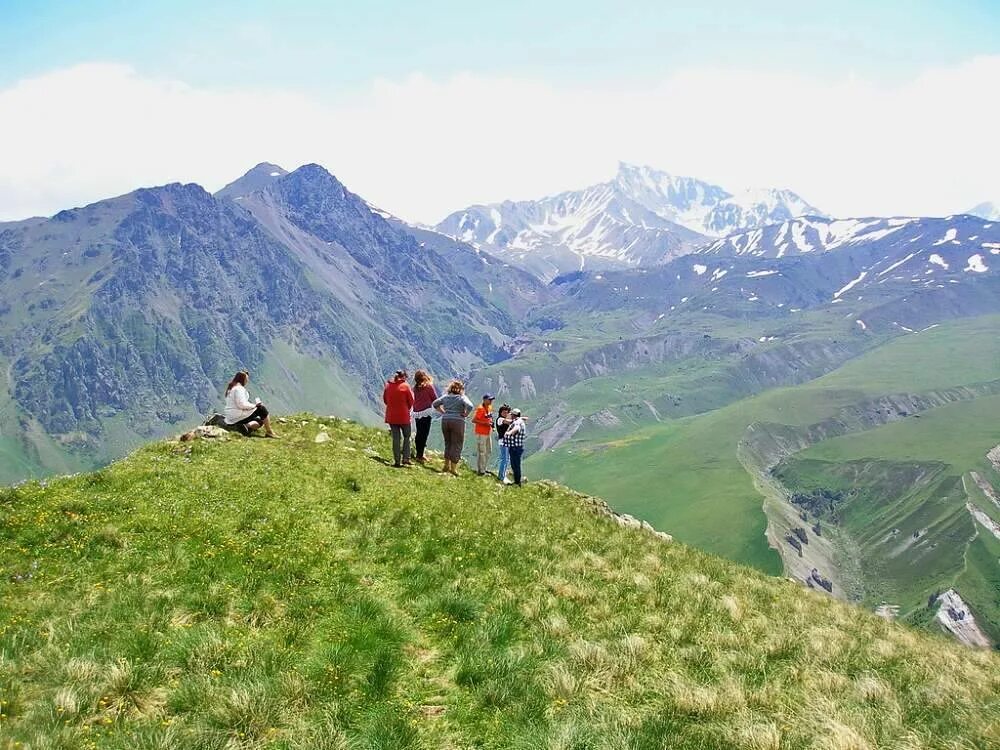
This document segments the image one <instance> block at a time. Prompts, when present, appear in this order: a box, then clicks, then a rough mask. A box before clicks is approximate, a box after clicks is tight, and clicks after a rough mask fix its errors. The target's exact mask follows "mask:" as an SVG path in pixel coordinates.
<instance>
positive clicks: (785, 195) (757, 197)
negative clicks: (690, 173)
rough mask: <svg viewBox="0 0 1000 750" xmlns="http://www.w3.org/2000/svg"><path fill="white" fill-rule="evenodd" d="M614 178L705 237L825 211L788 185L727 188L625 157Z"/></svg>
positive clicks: (661, 213)
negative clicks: (637, 163)
mask: <svg viewBox="0 0 1000 750" xmlns="http://www.w3.org/2000/svg"><path fill="white" fill-rule="evenodd" d="M614 183H615V185H616V186H618V188H619V189H620V190H621V191H622V192H623V193H625V194H627V195H629V196H631V197H632V198H633V200H635V201H637V202H638V203H641V204H642V205H643V206H645V207H646V208H648V209H649V210H650V211H652V212H653V213H655V214H656V215H657V216H660V217H661V218H664V219H667V220H668V221H672V222H674V223H675V224H680V225H681V226H683V227H687V228H688V229H690V230H692V231H695V232H699V233H701V234H706V235H708V236H710V237H724V236H726V235H728V234H732V233H733V232H737V231H739V230H741V229H754V228H756V227H760V226H764V225H766V224H774V223H775V222H779V221H785V220H787V219H791V218H794V217H796V216H821V217H825V216H826V214H824V213H823V212H822V211H820V210H819V209H818V208H816V207H815V206H813V205H811V204H809V203H807V202H806V201H805V200H803V199H802V198H801V197H799V196H798V195H796V194H795V193H793V192H792V191H791V190H780V189H774V188H746V189H744V190H741V191H737V192H736V193H730V192H729V191H727V190H725V189H724V188H721V187H719V186H718V185H711V184H709V183H707V182H702V181H701V180H697V179H695V178H693V177H677V176H674V175H670V174H667V173H666V172H661V171H659V170H657V169H653V168H651V167H639V166H633V165H631V164H625V163H624V162H623V163H621V164H619V166H618V174H617V175H616V176H615V180H614Z"/></svg>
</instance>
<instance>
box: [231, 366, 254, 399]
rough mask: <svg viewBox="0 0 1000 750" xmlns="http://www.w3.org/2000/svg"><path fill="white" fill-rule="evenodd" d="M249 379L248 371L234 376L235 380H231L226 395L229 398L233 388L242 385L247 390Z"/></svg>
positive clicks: (241, 371) (242, 371)
mask: <svg viewBox="0 0 1000 750" xmlns="http://www.w3.org/2000/svg"><path fill="white" fill-rule="evenodd" d="M249 377H250V373H249V372H247V371H246V370H240V371H239V372H238V373H236V374H235V375H233V379H232V380H230V381H229V385H227V386H226V395H227V396H228V395H229V392H230V391H231V390H233V386H236V385H242V386H243V387H244V388H245V387H246V384H247V378H249Z"/></svg>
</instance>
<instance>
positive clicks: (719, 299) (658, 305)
mask: <svg viewBox="0 0 1000 750" xmlns="http://www.w3.org/2000/svg"><path fill="white" fill-rule="evenodd" d="M793 232H794V233H793ZM786 236H787V237H788V238H792V237H797V238H798V239H797V242H796V240H794V239H788V240H782V241H781V242H780V243H778V244H775V242H776V239H778V238H779V237H786ZM561 286H563V287H564V289H565V294H567V296H569V297H571V298H572V299H574V300H575V301H576V303H577V304H580V305H582V306H583V307H584V308H585V309H592V310H625V309H627V310H630V311H632V312H633V313H635V314H636V315H638V314H642V313H645V314H646V315H648V316H649V319H652V320H660V319H662V318H665V317H667V316H670V315H672V314H674V313H675V312H679V311H695V312H709V313H711V314H716V315H723V316H728V317H739V316H743V315H764V316H773V317H776V318H783V317H786V316H788V315H791V314H794V313H799V312H802V311H803V310H807V309H815V308H821V307H826V306H836V307H837V308H841V307H842V308H843V309H844V310H845V313H844V314H845V315H856V316H857V320H858V321H859V322H858V323H857V328H858V330H860V331H868V330H883V331H885V330H897V329H898V330H901V331H903V332H908V331H912V330H920V329H921V328H923V327H926V326H928V325H931V324H932V323H934V322H937V321H938V320H942V319H946V318H948V317H954V316H961V315H971V314H983V313H986V312H994V311H995V310H997V309H998V305H1000V222H991V221H985V220H982V219H977V218H975V217H972V216H968V215H960V216H953V217H948V218H935V219H926V218H910V219H903V218H895V219H864V220H840V221H824V222H821V221H819V220H816V219H800V220H795V221H792V222H787V223H786V225H785V226H784V227H783V226H781V225H779V226H777V227H766V228H764V229H763V230H752V231H750V232H746V233H743V234H737V235H734V236H733V237H731V238H726V239H725V240H720V241H718V242H716V243H714V244H713V245H712V246H711V247H709V248H706V249H704V250H702V251H701V252H698V253H693V254H689V255H686V256H684V257H682V258H677V259H675V260H673V261H671V262H670V263H667V264H664V265H661V266H658V267H656V268H650V269H646V268H642V269H634V270H620V271H603V272H601V273H595V274H581V275H579V276H567V277H566V278H565V279H564V280H563V281H562V282H561ZM850 319H851V320H854V319H855V318H854V317H852V318H850Z"/></svg>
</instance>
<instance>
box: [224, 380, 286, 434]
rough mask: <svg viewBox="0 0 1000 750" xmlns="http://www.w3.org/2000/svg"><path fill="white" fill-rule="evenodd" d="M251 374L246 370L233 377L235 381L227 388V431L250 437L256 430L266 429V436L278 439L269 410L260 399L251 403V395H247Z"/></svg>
mask: <svg viewBox="0 0 1000 750" xmlns="http://www.w3.org/2000/svg"><path fill="white" fill-rule="evenodd" d="M249 379H250V373H248V372H247V371H246V370H241V371H240V372H238V373H236V374H235V375H233V379H232V380H230V381H229V385H228V386H226V411H225V413H224V414H223V416H224V417H225V420H226V429H227V430H233V431H235V432H240V433H242V434H244V435H250V433H252V432H254V431H255V430H259V429H260V428H261V427H263V428H264V436H265V437H269V438H276V437H278V436H277V435H275V434H274V430H272V429H271V418H270V417H269V416H268V413H267V409H266V408H265V407H264V404H262V403H261V402H260V399H259V398H258V399H257V400H256V401H254V402H252V403H251V401H250V394H249V393H247V381H248V380H249Z"/></svg>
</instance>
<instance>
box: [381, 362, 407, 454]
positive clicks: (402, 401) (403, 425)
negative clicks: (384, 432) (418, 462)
mask: <svg viewBox="0 0 1000 750" xmlns="http://www.w3.org/2000/svg"><path fill="white" fill-rule="evenodd" d="M406 379H407V374H406V370H396V374H395V375H394V376H393V378H392V380H390V381H389V382H388V383H386V384H385V389H384V390H383V391H382V403H384V404H385V423H386V424H387V425H389V431H390V432H392V458H393V466H395V467H396V468H397V469H398V468H400V467H401V466H410V410H411V409H412V408H413V391H412V390H411V389H410V384H409V383H407V382H406Z"/></svg>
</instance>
